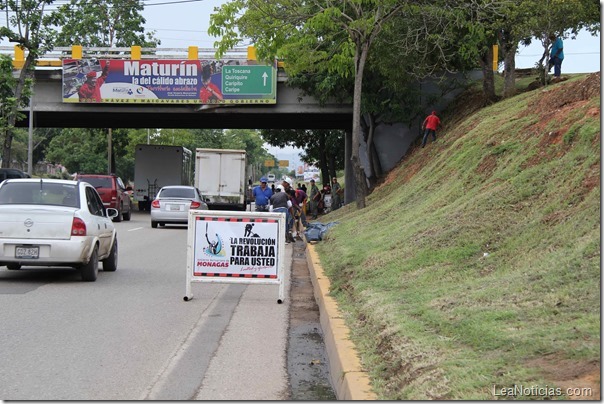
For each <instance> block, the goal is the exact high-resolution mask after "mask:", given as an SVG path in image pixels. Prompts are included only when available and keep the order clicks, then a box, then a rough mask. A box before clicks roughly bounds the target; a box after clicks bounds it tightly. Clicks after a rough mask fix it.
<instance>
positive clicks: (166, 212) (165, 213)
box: [151, 185, 208, 229]
mask: <svg viewBox="0 0 604 404" xmlns="http://www.w3.org/2000/svg"><path fill="white" fill-rule="evenodd" d="M190 209H201V210H208V205H207V203H206V202H205V201H204V200H203V197H202V196H201V194H200V193H199V190H198V189H197V188H195V187H190V186H185V185H170V186H166V187H163V188H162V189H160V190H159V192H158V193H157V196H156V197H155V199H154V200H153V202H151V227H153V228H154V229H155V228H157V225H160V226H163V225H165V224H172V223H180V224H187V222H188V221H189V210H190Z"/></svg>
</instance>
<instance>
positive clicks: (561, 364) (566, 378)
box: [527, 355, 600, 401]
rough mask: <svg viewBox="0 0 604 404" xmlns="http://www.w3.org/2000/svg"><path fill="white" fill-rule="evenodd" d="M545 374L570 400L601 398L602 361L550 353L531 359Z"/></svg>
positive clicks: (533, 365) (533, 364)
mask: <svg viewBox="0 0 604 404" xmlns="http://www.w3.org/2000/svg"><path fill="white" fill-rule="evenodd" d="M527 365H528V366H531V367H536V368H538V369H541V371H542V373H543V375H544V376H545V377H547V378H548V379H550V380H552V381H553V382H554V383H555V384H556V385H557V386H559V387H560V388H562V393H563V394H564V395H565V396H566V397H567V398H568V399H569V400H598V401H599V400H600V363H598V362H595V361H592V362H582V361H576V360H571V359H562V358H557V357H555V355H548V356H544V357H542V358H538V359H534V360H532V361H530V362H529V363H528V364H527Z"/></svg>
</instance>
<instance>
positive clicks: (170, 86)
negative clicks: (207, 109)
mask: <svg viewBox="0 0 604 404" xmlns="http://www.w3.org/2000/svg"><path fill="white" fill-rule="evenodd" d="M63 102H70V103H71V102H74V103H75V102H80V103H90V102H92V103H146V104H212V105H220V104H275V103H276V102H277V66H276V63H275V64H274V65H259V64H257V63H256V61H246V60H188V59H186V60H164V59H156V60H105V59H65V60H63Z"/></svg>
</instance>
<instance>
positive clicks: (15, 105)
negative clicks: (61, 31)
mask: <svg viewBox="0 0 604 404" xmlns="http://www.w3.org/2000/svg"><path fill="white" fill-rule="evenodd" d="M52 3H53V0H32V1H17V0H6V1H3V2H0V11H2V12H4V13H5V14H6V25H5V26H2V27H0V39H4V38H6V39H8V41H9V42H11V43H14V44H16V45H18V46H20V47H21V48H22V49H23V50H24V52H26V53H27V56H26V57H25V61H24V63H23V66H22V67H21V69H20V71H19V75H18V78H17V79H16V81H13V80H12V79H8V78H7V77H6V74H7V72H8V71H9V70H8V68H7V65H6V61H3V62H2V65H3V66H2V73H0V74H2V76H3V78H4V79H8V81H6V82H5V83H6V84H9V83H10V84H9V85H10V88H7V87H4V88H3V94H1V96H2V103H3V104H4V103H7V105H6V106H5V107H3V108H2V128H1V131H2V135H3V144H2V167H4V168H6V167H10V165H11V162H12V157H11V147H12V141H13V137H14V133H13V128H14V126H15V123H16V121H17V119H20V118H21V116H20V114H19V110H20V109H21V108H24V107H25V106H26V105H27V104H28V103H29V97H30V96H31V90H32V82H33V81H32V78H33V69H34V68H35V62H36V59H37V58H38V56H39V55H41V54H44V52H46V51H47V50H48V49H51V48H52V40H53V38H54V36H55V35H56V31H55V29H54V28H53V27H54V26H56V24H57V22H58V19H57V14H56V13H54V12H52V13H46V14H45V11H44V8H45V6H47V5H49V4H52ZM10 68H11V70H10V71H11V74H12V62H11V66H10ZM11 88H12V90H11ZM7 90H8V92H9V93H12V94H6V93H5V91H7Z"/></svg>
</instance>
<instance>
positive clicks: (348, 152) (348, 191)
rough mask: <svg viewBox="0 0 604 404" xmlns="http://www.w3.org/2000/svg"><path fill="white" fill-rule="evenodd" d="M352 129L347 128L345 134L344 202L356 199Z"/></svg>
mask: <svg viewBox="0 0 604 404" xmlns="http://www.w3.org/2000/svg"><path fill="white" fill-rule="evenodd" d="M351 157H352V130H351V129H347V130H346V131H345V135H344V182H345V186H344V204H348V203H350V202H353V201H355V200H356V184H355V182H354V173H353V172H352V163H351V160H350V158H351Z"/></svg>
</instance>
